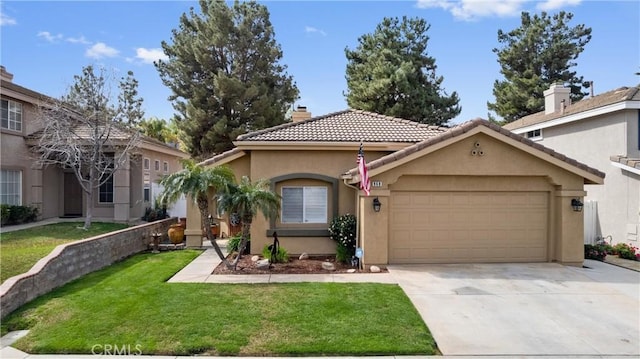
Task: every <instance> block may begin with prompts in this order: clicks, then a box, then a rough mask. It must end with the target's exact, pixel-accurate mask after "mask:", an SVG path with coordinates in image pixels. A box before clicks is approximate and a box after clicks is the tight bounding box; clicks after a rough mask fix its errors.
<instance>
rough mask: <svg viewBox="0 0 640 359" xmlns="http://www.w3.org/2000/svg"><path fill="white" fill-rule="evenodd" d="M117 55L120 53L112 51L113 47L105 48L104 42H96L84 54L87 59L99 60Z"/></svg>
mask: <svg viewBox="0 0 640 359" xmlns="http://www.w3.org/2000/svg"><path fill="white" fill-rule="evenodd" d="M119 53H120V51H118V50H116V49H114V48H113V47H109V46H107V44H105V43H104V42H98V43H96V44H95V45H93V46H91V47H90V48H88V49H87V51H86V52H85V53H84V54H85V56H87V57H91V58H94V59H101V58H103V57H116V56H118V54H119Z"/></svg>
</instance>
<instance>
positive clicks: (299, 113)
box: [291, 106, 311, 122]
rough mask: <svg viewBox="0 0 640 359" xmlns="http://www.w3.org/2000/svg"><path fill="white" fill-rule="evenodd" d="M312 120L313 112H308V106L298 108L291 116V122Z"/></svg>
mask: <svg viewBox="0 0 640 359" xmlns="http://www.w3.org/2000/svg"><path fill="white" fill-rule="evenodd" d="M310 118H311V112H307V107H306V106H298V107H297V108H296V109H295V111H293V113H292V114H291V121H293V122H300V121H304V120H308V119H310Z"/></svg>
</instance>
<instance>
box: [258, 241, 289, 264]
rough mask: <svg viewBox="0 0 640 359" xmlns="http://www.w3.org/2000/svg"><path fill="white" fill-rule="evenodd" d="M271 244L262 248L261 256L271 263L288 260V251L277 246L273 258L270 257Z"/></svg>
mask: <svg viewBox="0 0 640 359" xmlns="http://www.w3.org/2000/svg"><path fill="white" fill-rule="evenodd" d="M270 247H271V245H269V244H267V245H266V246H264V248H263V249H262V256H263V257H265V258H266V259H268V260H269V262H271V263H286V262H288V261H289V253H287V250H286V249H284V248H282V247H280V246H278V253H277V254H276V257H275V258H273V259H272V258H271V248H270Z"/></svg>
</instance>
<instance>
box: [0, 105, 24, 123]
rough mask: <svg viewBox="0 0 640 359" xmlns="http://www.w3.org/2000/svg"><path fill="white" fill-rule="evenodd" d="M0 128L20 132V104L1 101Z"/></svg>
mask: <svg viewBox="0 0 640 359" xmlns="http://www.w3.org/2000/svg"><path fill="white" fill-rule="evenodd" d="M1 102H2V105H1V108H2V111H1V112H2V128H6V129H8V130H13V131H22V104H21V103H19V102H15V101H11V100H2V101H1Z"/></svg>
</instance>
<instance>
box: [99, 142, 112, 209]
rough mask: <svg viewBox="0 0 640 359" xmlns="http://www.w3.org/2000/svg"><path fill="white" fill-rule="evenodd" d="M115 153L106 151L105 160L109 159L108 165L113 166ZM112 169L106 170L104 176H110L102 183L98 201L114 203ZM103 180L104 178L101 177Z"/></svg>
mask: <svg viewBox="0 0 640 359" xmlns="http://www.w3.org/2000/svg"><path fill="white" fill-rule="evenodd" d="M113 157H114V154H113V153H105V161H109V163H108V166H109V167H110V168H113ZM110 172H111V171H105V174H104V175H103V176H109V177H108V178H107V180H106V181H105V182H104V183H102V184H101V185H100V191H99V194H98V201H99V202H100V203H113V174H112V173H110ZM100 181H102V178H100Z"/></svg>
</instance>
